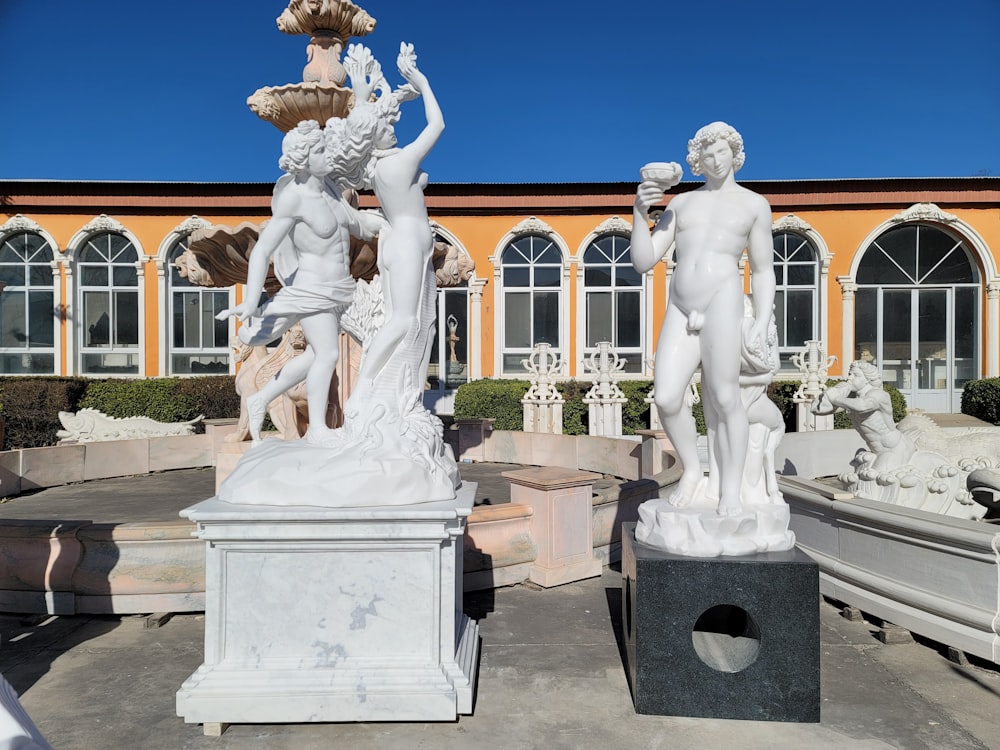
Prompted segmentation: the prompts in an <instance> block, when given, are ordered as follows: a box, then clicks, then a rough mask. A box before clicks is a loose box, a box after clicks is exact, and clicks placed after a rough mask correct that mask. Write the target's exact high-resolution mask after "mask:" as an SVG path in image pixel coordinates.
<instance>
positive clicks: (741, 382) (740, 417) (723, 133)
mask: <svg viewBox="0 0 1000 750" xmlns="http://www.w3.org/2000/svg"><path fill="white" fill-rule="evenodd" d="M743 161H744V152H743V139H742V137H741V136H740V134H739V133H738V132H736V130H734V129H733V128H732V127H731V126H729V125H727V124H726V123H723V122H714V123H711V124H709V125H706V126H705V127H703V128H701V129H700V130H699V131H698V132H697V133H696V134H695V136H694V138H693V139H692V140H690V141H689V142H688V156H687V162H688V164H689V165H690V167H691V171H692V172H693V173H694V174H696V175H698V174H704V176H705V184H704V186H702V187H700V188H698V189H697V190H692V191H689V192H684V193H681V194H680V195H677V196H675V197H673V199H672V200H671V201H670V203H669V205H668V207H667V209H666V210H665V211H664V212H663V214H662V215H661V217H660V218H659V220H658V221H657V223H656V225H655V227H653V228H652V229H650V225H649V210H650V208H651V207H652V206H653V205H654V204H655V203H657V202H658V201H659V200H661V199H662V197H663V194H664V192H665V191H666V190H669V189H670V188H672V187H674V186H675V185H676V184H677V183H678V182H679V181H680V178H681V174H682V170H681V167H680V165H678V164H676V163H673V162H670V163H663V162H657V163H652V164H649V165H647V166H646V167H644V168H643V169H642V177H643V179H642V182H640V184H639V187H638V190H637V193H636V199H635V209H634V216H633V223H632V262H633V264H634V265H635V267H636V269H637V270H638V271H640V272H646V271H649V270H650V269H651V268H652V267H653V266H654V265H655V264H656V263H657V262H658V261H660V260H661V259H664V258H665V257H666V256H667V255H668V254H669V253H670V252H671V250H672V251H673V259H674V261H675V268H674V272H673V276H672V278H671V280H670V289H669V292H668V303H667V311H666V315H665V317H664V321H663V326H662V329H661V331H660V338H659V341H658V343H657V347H656V362H655V370H654V372H655V380H654V397H655V406H656V409H657V410H658V412H659V417H660V423H661V424H662V425H663V428H664V431H665V432H666V433H667V437H668V438H669V439H670V441H671V443H672V445H673V448H674V450H675V452H676V453H677V456H678V458H679V459H680V463H681V466H682V469H683V472H682V475H681V478H680V481H679V482H678V483H677V485H676V487H675V488H674V489H673V491H672V492H671V493H670V494H669V495H668V497H666V498H663V499H658V500H652V501H649V502H647V503H645V504H644V505H643V506H642V507H641V508H640V520H639V524H638V525H637V528H636V537H637V538H638V539H639V541H642V542H646V543H648V544H651V545H654V546H657V547H661V548H664V549H666V550H668V551H671V552H675V553H678V554H686V555H699V556H715V555H735V554H747V553H753V552H762V551H776V550H785V549H789V548H791V546H792V545H793V544H794V535H793V534H792V533H791V532H790V531H788V507H787V505H785V503H784V501H783V499H782V497H781V494H780V492H779V491H778V488H777V482H776V479H775V476H774V464H773V461H774V449H775V447H776V445H777V442H778V441H779V440H780V439H781V436H782V435H783V433H784V423H783V420H782V417H781V414H780V412H779V411H778V409H777V407H776V406H774V405H773V404H772V403H771V401H770V400H769V399H768V398H767V395H766V389H767V384H768V383H769V382H770V380H771V377H772V376H773V374H774V372H775V371H777V369H778V358H777V336H776V332H775V327H774V322H773V312H772V308H773V304H774V296H775V275H774V266H773V247H772V241H771V210H770V207H769V206H768V203H767V201H766V200H765V199H764V198H763V197H761V196H760V195H757V194H756V193H753V192H751V191H750V190H747V189H746V188H744V187H742V186H740V185H738V184H737V183H736V180H735V173H736V171H737V170H738V169H739V168H740V167H741V166H742V165H743ZM744 250H746V252H747V257H748V259H749V265H750V271H751V276H750V287H751V295H750V296H749V297H747V296H746V295H744V291H743V275H742V272H741V269H740V264H739V262H740V258H741V257H742V255H743V252H744ZM699 365H700V367H701V383H702V395H703V403H704V406H705V421H706V423H707V426H708V438H709V471H708V475H707V477H706V476H704V475H703V472H702V468H701V463H700V461H699V457H698V450H697V437H698V436H697V431H696V427H695V421H694V417H693V416H692V414H691V411H690V408H689V407H688V406H687V404H686V400H685V395H686V393H687V390H688V384H689V382H690V380H691V378H692V376H693V375H694V373H695V372H696V370H697V369H698V367H699Z"/></svg>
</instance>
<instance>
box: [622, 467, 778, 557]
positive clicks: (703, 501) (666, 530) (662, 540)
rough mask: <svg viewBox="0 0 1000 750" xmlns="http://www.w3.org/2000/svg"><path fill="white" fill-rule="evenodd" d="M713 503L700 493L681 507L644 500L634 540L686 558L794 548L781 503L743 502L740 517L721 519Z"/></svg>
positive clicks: (715, 501)
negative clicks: (696, 497)
mask: <svg viewBox="0 0 1000 750" xmlns="http://www.w3.org/2000/svg"><path fill="white" fill-rule="evenodd" d="M702 484H703V485H704V482H703V483H702ZM667 491H668V492H669V488H667ZM717 502H718V501H717V500H715V499H713V498H710V497H707V496H706V493H705V492H704V491H702V492H700V493H699V498H698V499H697V500H695V501H694V502H693V503H692V504H691V505H688V506H685V507H680V508H679V507H676V506H674V505H671V504H670V502H669V501H668V500H667V499H666V498H656V499H653V500H647V501H646V502H644V503H643V504H642V505H640V506H639V522H638V524H637V525H636V529H635V538H636V539H637V540H639V541H640V542H642V543H643V544H648V545H649V546H651V547H656V548H657V549H662V550H665V551H667V552H670V553H672V554H675V555H685V556H687V557H720V556H735V555H752V554H756V553H758V552H780V551H783V550H788V549H791V548H792V547H794V546H795V534H794V533H793V532H791V531H789V530H788V519H789V513H788V506H787V505H786V504H785V503H784V502H780V503H744V505H743V510H742V512H741V513H739V514H738V515H734V516H720V515H719V514H718V513H717V512H716V505H717Z"/></svg>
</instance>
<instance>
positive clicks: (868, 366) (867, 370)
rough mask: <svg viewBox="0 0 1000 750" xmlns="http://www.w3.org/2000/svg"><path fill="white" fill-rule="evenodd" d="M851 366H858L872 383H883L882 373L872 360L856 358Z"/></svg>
mask: <svg viewBox="0 0 1000 750" xmlns="http://www.w3.org/2000/svg"><path fill="white" fill-rule="evenodd" d="M851 367H857V368H858V371H859V372H860V373H861V374H862V375H864V376H865V380H867V381H868V382H869V383H871V384H872V385H882V373H880V372H879V370H878V368H877V367H876V366H875V365H873V364H872V363H871V362H865V361H863V360H860V359H856V360H854V361H853V362H851Z"/></svg>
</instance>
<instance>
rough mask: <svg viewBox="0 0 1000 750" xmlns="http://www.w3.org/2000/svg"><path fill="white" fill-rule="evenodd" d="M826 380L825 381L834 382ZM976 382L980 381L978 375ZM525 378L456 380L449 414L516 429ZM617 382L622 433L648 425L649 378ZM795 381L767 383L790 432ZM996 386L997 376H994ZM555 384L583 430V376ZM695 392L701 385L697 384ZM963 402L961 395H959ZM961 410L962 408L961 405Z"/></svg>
mask: <svg viewBox="0 0 1000 750" xmlns="http://www.w3.org/2000/svg"><path fill="white" fill-rule="evenodd" d="M837 382H839V381H837V380H830V381H828V385H833V384H834V383H837ZM980 382H981V381H980ZM529 386H530V383H529V382H528V381H527V380H494V379H492V378H485V379H483V380H473V381H470V382H468V383H465V384H463V385H461V386H459V389H458V391H457V392H456V394H455V419H477V418H478V419H490V418H492V419H495V420H496V421H495V422H494V424H493V426H494V428H495V429H497V430H521V429H523V427H524V416H523V414H524V411H523V408H522V406H521V399H522V398H523V397H524V394H525V393H526V392H527V390H528V388H529ZM618 386H619V387H620V388H621V389H622V391H623V392H624V393H625V396H626V397H627V398H628V403H626V404H625V405H624V408H623V409H622V434H624V435H634V434H635V433H636V430H644V429H647V428H648V427H649V408H650V407H649V404H647V403H646V402H645V400H644V399H645V398H646V394H647V393H649V389H650V388H651V387H652V381H650V380H623V381H621V382H619V383H618ZM798 387H799V383H798V381H792V380H775V381H774V382H773V383H771V384H770V385H769V386H768V388H767V395H768V397H769V398H770V399H771V400H772V401H773V402H774V403H775V405H776V406H777V407H778V409H779V410H780V411H781V415H782V417H783V418H784V420H785V430H786V431H787V432H793V431H794V430H795V426H796V418H795V411H796V404H795V402H794V401H793V400H792V396H794V395H795V391H796V390H797V389H798ZM997 387H998V389H1000V380H998V386H997ZM556 388H557V389H558V390H559V392H560V393H561V394H562V396H563V398H564V399H566V401H565V403H564V404H563V434H564V435H586V434H587V405H586V404H585V403H583V397H584V395H586V393H587V391H588V390H589V389H590V382H589V381H572V380H571V381H566V382H562V383H556ZM885 390H886V391H887V392H888V393H889V396H890V397H891V398H892V416H893V419H895V420H896V421H897V422H898V421H899V420H901V419H902V418H903V417H905V416H906V399H905V398H904V396H903V394H902V393H900V392H899V391H898V390H897V389H896V388H894V387H893V386H891V385H887V386H885ZM698 393H699V395H700V394H701V385H700V384H699V385H698ZM963 404H964V399H963ZM963 410H964V408H963ZM692 412H693V414H694V419H695V424H696V425H697V427H698V432H699V434H702V435H704V434H705V432H706V428H705V414H704V410H703V408H702V404H701V402H700V401H699V403H697V404H695V405H694V408H693V409H692ZM833 422H834V427H836V428H837V429H851V428H852V425H851V420H850V417H848V416H847V414H846V413H845V412H843V411H839V412H837V413H836V414H835V415H834V417H833Z"/></svg>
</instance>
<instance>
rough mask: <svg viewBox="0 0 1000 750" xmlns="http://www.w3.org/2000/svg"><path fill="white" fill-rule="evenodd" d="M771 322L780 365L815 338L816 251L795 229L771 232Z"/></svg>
mask: <svg viewBox="0 0 1000 750" xmlns="http://www.w3.org/2000/svg"><path fill="white" fill-rule="evenodd" d="M773 239H774V276H775V281H776V282H777V287H776V289H775V294H774V322H775V324H776V326H777V328H778V351H779V353H780V355H781V363H782V366H783V367H786V366H787V367H788V368H791V364H790V363H791V356H792V355H793V354H794V353H795V352H797V351H801V350H802V348H803V346H805V342H806V341H809V340H816V339H819V316H820V311H819V263H818V260H819V254H818V253H817V251H816V248H815V247H814V246H813V244H812V242H811V241H810V240H809V239H808V238H806V237H805V236H803V235H801V234H798V233H797V232H775V233H774V235H773Z"/></svg>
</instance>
